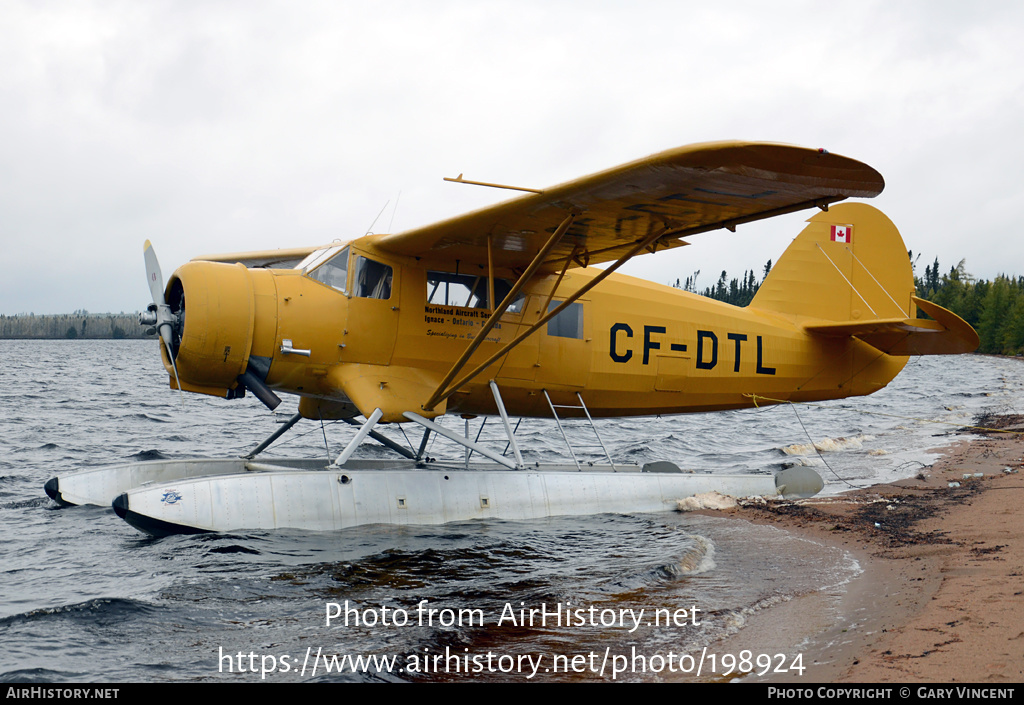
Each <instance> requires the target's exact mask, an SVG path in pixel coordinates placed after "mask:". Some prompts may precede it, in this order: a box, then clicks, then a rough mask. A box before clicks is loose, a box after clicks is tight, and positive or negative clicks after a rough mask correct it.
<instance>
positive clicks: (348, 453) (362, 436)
mask: <svg viewBox="0 0 1024 705" xmlns="http://www.w3.org/2000/svg"><path fill="white" fill-rule="evenodd" d="M383 415H384V412H383V411H381V410H380V408H379V407H378V408H376V409H374V410H373V413H372V414H370V418H368V419H366V423H364V424H363V425H362V427H361V428H360V429H359V430H358V431H357V432H356V436H355V438H353V439H352V440H351V441H349V442H348V445H347V446H345V450H343V451H341V455H339V456H338V459H337V460H335V461H334V462H333V463H331V467H332V468H336V467H340V466H342V465H344V464H345V463H347V462H348V459H349V458H351V457H352V454H353V453H355V452H356V448H358V447H359V444H360V443H362V442H363V441H364V440H366V437H367V436H368V435H370V431H372V430H373V427H374V426H376V425H377V422H378V421H380V417H381V416H383Z"/></svg>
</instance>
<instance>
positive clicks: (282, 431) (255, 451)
mask: <svg viewBox="0 0 1024 705" xmlns="http://www.w3.org/2000/svg"><path fill="white" fill-rule="evenodd" d="M301 418H302V414H295V416H292V417H291V418H290V419H288V420H287V421H285V422H284V424H283V425H282V426H281V428H279V429H277V430H276V431H274V432H273V433H271V434H270V435H269V436H267V440H265V441H263V442H262V443H260V444H259V445H258V446H256V447H255V448H253V449H252V450H251V451H249V453H248V454H247V455H243V456H240V457H241V458H243V459H244V460H252V459H253V458H255V457H256V456H257V455H259V454H260V453H262V452H263V451H265V450H266V449H267V446H269V445H270V444H271V443H273V442H274V441H276V440H277V439H278V438H280V437H281V436H283V435H284V434H285V433H287V432H288V429H290V428H291V427H292V426H294V425H295V424H297V423H298V422H299V420H300V419H301Z"/></svg>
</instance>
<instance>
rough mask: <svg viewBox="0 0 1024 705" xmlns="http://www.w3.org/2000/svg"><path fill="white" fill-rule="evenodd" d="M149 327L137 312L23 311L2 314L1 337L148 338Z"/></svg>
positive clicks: (0, 319)
mask: <svg viewBox="0 0 1024 705" xmlns="http://www.w3.org/2000/svg"><path fill="white" fill-rule="evenodd" d="M145 337H147V335H146V329H145V328H144V327H143V326H140V325H139V314H137V313H98V314H97V313H89V312H88V311H75V312H74V313H59V314H55V315H43V316H37V315H35V314H34V313H28V314H25V313H20V314H18V315H15V316H5V315H2V314H0V339H3V338H7V339H11V338H27V339H54V338H67V339H75V338H113V339H120V338H145Z"/></svg>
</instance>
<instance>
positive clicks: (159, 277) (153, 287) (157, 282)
mask: <svg viewBox="0 0 1024 705" xmlns="http://www.w3.org/2000/svg"><path fill="white" fill-rule="evenodd" d="M142 249H143V252H142V254H143V256H144V257H145V258H146V281H147V282H148V283H149V293H150V295H152V297H153V303H155V304H156V305H157V306H159V305H161V304H164V303H167V302H166V301H164V275H163V274H162V273H161V272H160V261H159V260H157V258H156V252H155V251H154V250H153V245H152V244H151V243H150V242H149V240H146V244H145V245H143V248H142Z"/></svg>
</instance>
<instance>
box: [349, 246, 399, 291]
mask: <svg viewBox="0 0 1024 705" xmlns="http://www.w3.org/2000/svg"><path fill="white" fill-rule="evenodd" d="M353 275H354V276H353V284H354V288H355V290H354V291H353V292H352V295H353V296H358V297H360V298H364V299H390V298H391V276H392V269H391V267H389V266H388V265H386V264H381V263H380V262H374V261H373V260H372V259H366V258H365V257H362V256H360V257H356V262H355V269H354V272H353Z"/></svg>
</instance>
